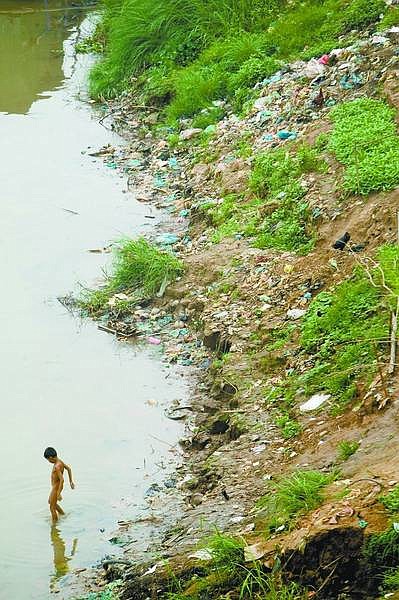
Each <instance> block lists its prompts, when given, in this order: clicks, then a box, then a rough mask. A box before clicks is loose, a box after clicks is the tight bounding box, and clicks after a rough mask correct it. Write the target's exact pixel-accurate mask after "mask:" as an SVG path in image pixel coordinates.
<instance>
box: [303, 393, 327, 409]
mask: <svg viewBox="0 0 399 600" xmlns="http://www.w3.org/2000/svg"><path fill="white" fill-rule="evenodd" d="M329 398H331V394H314V395H313V396H312V397H311V398H309V400H308V401H307V402H304V403H303V404H301V406H300V407H299V410H300V411H301V412H308V411H310V410H315V409H316V408H319V407H320V406H321V405H322V404H324V402H327V400H328V399H329Z"/></svg>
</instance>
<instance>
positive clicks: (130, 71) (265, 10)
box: [91, 0, 285, 95]
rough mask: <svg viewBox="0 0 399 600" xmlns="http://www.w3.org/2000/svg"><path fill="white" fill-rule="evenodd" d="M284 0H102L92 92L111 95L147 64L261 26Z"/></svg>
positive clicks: (191, 55) (185, 58)
mask: <svg viewBox="0 0 399 600" xmlns="http://www.w3.org/2000/svg"><path fill="white" fill-rule="evenodd" d="M283 3H285V0H162V1H161V0H104V2H103V4H104V20H105V22H106V23H107V31H108V47H107V55H106V57H105V59H104V61H102V62H100V63H99V64H98V65H97V66H96V67H95V68H94V70H93V72H92V74H91V91H92V93H93V95H100V94H102V95H113V94H114V93H115V92H117V91H118V89H120V87H121V86H123V84H124V82H125V81H126V79H128V78H129V77H131V76H133V75H136V74H137V73H138V72H139V71H140V70H142V69H143V68H146V67H148V66H151V65H156V64H159V63H160V62H165V63H166V64H173V65H181V64H186V63H187V62H192V60H194V59H195V58H196V57H197V56H198V55H199V53H200V52H201V51H202V50H203V49H204V48H206V47H207V46H208V45H209V44H210V43H211V42H212V41H213V40H215V39H217V38H221V37H222V38H223V37H227V36H228V35H231V34H232V33H233V32H235V31H261V30H263V29H264V28H265V27H266V26H267V25H268V24H269V22H270V18H271V15H272V14H273V12H274V11H275V10H276V9H277V8H278V7H279V6H280V5H281V4H283Z"/></svg>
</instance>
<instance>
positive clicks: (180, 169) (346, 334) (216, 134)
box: [101, 30, 399, 599]
mask: <svg viewBox="0 0 399 600" xmlns="http://www.w3.org/2000/svg"><path fill="white" fill-rule="evenodd" d="M397 36H398V33H397V31H396V30H393V31H391V32H383V33H381V34H378V35H377V34H375V33H371V34H370V33H366V34H364V35H363V36H359V40H358V41H357V42H356V44H354V45H353V46H351V47H348V48H343V49H339V50H337V51H334V52H331V53H329V54H328V55H326V57H325V58H324V61H322V62H320V61H316V60H311V61H309V62H306V63H302V62H300V63H298V62H297V63H294V64H291V65H289V66H288V67H287V68H285V69H284V70H283V71H281V72H279V73H278V74H277V75H274V76H272V77H270V78H269V79H268V80H267V81H265V82H264V83H263V84H262V85H263V87H259V86H258V88H257V96H258V97H257V98H256V99H255V100H254V102H253V105H252V108H251V109H249V111H248V114H247V115H246V116H245V117H241V118H238V117H237V116H236V115H235V113H234V111H233V110H232V107H231V106H230V105H229V104H228V103H227V102H220V101H218V103H217V107H218V108H222V109H223V111H224V112H225V115H226V116H225V117H224V118H223V119H221V120H220V121H219V122H217V123H215V124H211V125H206V127H203V128H200V127H193V126H192V125H193V123H192V122H191V121H190V120H181V121H180V126H181V130H180V132H179V134H178V135H176V134H173V135H168V134H167V130H166V129H164V128H163V129H162V128H158V127H157V123H158V122H159V121H160V120H161V119H160V114H159V111H157V110H155V109H153V108H147V109H139V110H137V109H136V108H135V98H134V97H130V96H129V94H128V93H126V94H125V95H124V96H122V98H121V100H120V101H117V102H111V103H109V105H108V106H107V108H106V112H105V114H104V120H103V123H104V124H105V125H106V124H107V123H108V124H109V126H110V127H111V126H115V127H116V128H117V129H121V130H123V132H124V135H125V137H126V139H127V141H128V145H127V147H126V149H124V150H116V149H113V148H107V149H104V150H103V153H104V161H105V164H106V165H107V167H108V168H112V169H113V168H120V169H122V170H123V171H124V172H125V173H127V175H128V178H129V187H130V189H131V190H134V195H135V197H136V198H137V199H138V200H140V201H141V202H145V203H148V204H149V205H151V203H155V205H157V206H159V207H161V208H163V209H164V210H166V211H167V212H168V213H169V214H170V220H169V221H167V222H166V223H164V224H163V225H162V231H160V232H159V233H158V234H156V235H154V236H153V241H155V242H157V243H158V244H160V245H161V246H164V247H171V248H173V252H174V253H175V254H176V256H178V257H179V258H180V259H181V260H183V262H184V265H185V273H184V274H183V275H182V276H181V277H180V278H179V280H178V281H176V282H175V283H173V284H171V285H169V286H168V287H167V288H166V290H165V291H164V295H163V297H161V298H158V299H155V300H154V301H153V302H152V303H151V304H150V305H149V306H140V307H137V306H135V307H134V308H133V309H132V310H130V311H128V314H124V315H123V316H122V318H121V319H120V321H121V322H123V323H126V322H129V323H132V320H133V322H134V324H135V327H136V328H137V332H138V337H139V338H142V339H143V341H146V342H147V343H149V344H151V345H156V346H159V347H161V348H162V349H163V356H164V360H165V361H167V362H168V361H169V362H178V363H180V364H182V365H186V366H195V367H197V369H198V371H197V372H198V387H197V390H196V393H195V395H194V398H193V399H192V402H191V403H190V405H189V406H187V405H185V406H184V407H180V408H179V410H177V411H176V412H177V413H178V416H179V417H180V416H181V417H185V418H186V419H187V431H188V433H187V436H186V438H185V439H184V440H182V442H181V446H182V448H183V451H184V456H183V458H184V466H183V467H182V468H181V470H180V472H181V474H180V476H179V477H178V479H177V481H176V488H179V489H180V490H181V493H182V495H181V498H182V499H183V500H182V502H184V505H182V506H184V509H183V511H182V516H181V517H179V518H178V519H177V522H176V523H174V524H173V526H172V527H171V528H170V529H169V531H168V532H166V533H163V538H162V539H161V538H159V539H158V540H157V541H156V542H155V545H154V554H153V558H152V559H151V561H147V560H146V561H144V563H141V562H140V560H137V556H136V554H135V552H134V546H133V547H132V548H131V549H130V550H128V551H127V552H126V553H125V558H126V560H127V561H128V562H132V563H135V564H136V566H135V567H134V568H129V567H128V568H125V567H126V565H125V566H124V567H118V568H112V569H109V570H108V576H109V577H110V578H114V577H117V578H122V580H123V584H122V587H121V589H120V590H119V592H118V594H119V596H120V597H121V598H131V597H133V598H143V599H144V598H146V597H149V596H151V595H154V594H155V596H154V597H170V598H172V597H173V598H178V597H179V598H182V597H184V598H202V597H204V598H205V597H206V598H219V597H222V596H221V595H222V594H227V596H228V597H238V596H239V595H240V586H242V585H243V579H245V578H244V577H243V572H245V574H246V575H247V574H248V573H252V575H251V576H252V577H253V583H252V586H253V591H252V592H251V594H253V595H250V594H249V592H248V591H246V592H244V595H242V596H241V597H248V598H249V597H257V596H256V594H257V593H258V592H259V593H260V591H262V585H263V584H261V583H260V580H259V577H258V578H256V577H255V574H256V573H258V574H259V569H260V570H261V572H262V573H263V577H264V580H265V581H266V579H267V577H268V576H269V574H270V573H273V572H276V570H277V567H278V565H281V572H282V576H283V578H286V580H287V581H288V582H289V581H294V582H296V583H298V584H300V585H301V586H303V587H304V588H306V589H307V591H306V592H304V591H303V592H302V591H300V590H297V591H295V590H294V591H292V594H291V596H288V592H286V591H285V592H284V593H286V594H287V595H286V597H287V598H288V597H289V598H296V597H298V598H299V597H303V594H305V595H306V597H316V596H317V597H322V598H334V599H336V598H338V597H339V598H377V597H379V596H381V594H384V593H385V592H383V591H380V590H379V589H378V587H379V585H381V580H382V574H383V573H384V572H385V571H386V570H387V568H388V566H389V568H392V569H393V568H394V567H396V566H397V561H396V558H395V556H396V553H397V542H396V540H395V535H396V534H395V533H394V534H392V535H393V536H394V539H393V540H392V539H390V541H389V543H390V544H391V545H392V548H390V547H389V548H388V546H389V543H388V541H387V540H385V542H384V540H382V541H381V540H380V538H378V537H374V538H373V537H372V536H373V534H377V533H378V534H380V533H381V532H385V534H386V532H388V533H389V534H390V532H392V531H393V532H395V531H396V530H395V529H392V526H391V520H392V518H394V517H392V514H393V512H392V503H391V505H390V504H389V502H388V504H387V503H386V502H385V503H384V502H381V496H383V495H387V494H393V495H395V493H396V492H395V489H396V485H397V482H398V480H399V471H398V467H397V465H396V455H397V451H398V447H397V442H396V437H397V436H396V429H397V416H398V410H399V406H398V404H397V394H398V387H397V381H396V379H395V376H394V374H392V373H390V372H389V371H390V364H389V363H390V356H389V353H390V312H391V311H392V309H391V308H390V307H391V306H392V303H391V300H392V298H391V296H392V297H393V298H395V297H396V295H397V292H396V291H395V290H397V267H396V264H397V263H396V262H395V261H396V258H394V259H393V262H392V254H391V255H389V256H388V254H389V252H391V250H389V251H384V250H381V248H383V247H384V246H386V245H387V244H388V245H390V246H389V247H390V248H393V250H392V252H394V253H396V250H397V211H398V209H399V197H398V193H397V189H396V185H397V181H396V180H395V179H394V180H390V179H389V178H390V177H391V175H392V173H391V174H389V173H386V172H385V171H384V168H383V166H382V165H383V164H387V163H389V161H391V164H392V167H393V169H392V170H393V171H394V173H393V177H395V172H396V171H395V169H396V164H397V163H396V155H393V154H391V158H387V157H384V155H383V149H381V156H382V161H383V162H381V163H378V160H377V163H376V165H371V167H370V165H365V164H363V163H362V161H363V160H364V156H362V155H357V159H356V164H355V167H354V168H352V171H350V168H351V165H350V160H349V159H350V156H351V155H355V156H356V145H357V144H358V143H361V144H367V143H369V144H370V143H371V144H372V145H373V146H376V145H377V144H378V143H379V141H380V140H381V136H384V135H385V136H386V137H387V138H389V140H390V144H389V147H390V150H394V148H395V144H396V141H395V136H396V132H395V133H394V135H393V136H392V137H391V138H390V137H389V136H390V135H391V134H390V133H389V131H388V130H389V127H388V130H386V131H385V133H384V130H383V129H380V130H378V131H377V132H374V133H373V132H372V137H371V138H370V139H369V140H367V136H366V134H365V131H366V133H367V127H368V126H369V125H370V123H371V121H372V120H373V119H375V121H376V122H378V123H383V122H385V121H384V119H388V121H389V119H390V118H393V117H390V116H389V115H391V113H385V112H384V111H385V107H386V106H387V105H385V104H382V103H379V102H380V100H381V99H384V100H386V101H387V102H389V103H390V104H391V106H393V107H394V109H395V110H396V108H397V102H398V96H397V73H398V72H397V65H398V57H397V53H396V51H397V42H398V39H397ZM364 97H368V98H370V101H371V103H369V104H367V103H366V104H364V103H363V104H362V103H361V101H360V102H359V100H360V99H362V98H364ZM347 103H349V104H347ZM342 105H345V106H349V105H350V107H351V110H352V111H355V110H356V111H359V112H358V113H356V115H355V116H356V119H354V120H353V121H352V122H350V123H349V124H346V122H345V119H346V118H347V115H346V114H342V113H341V114H340V113H339V112H338V111H337V110H335V107H337V106H338V107H339V106H342ZM380 110H381V111H383V112H384V114H383V115H382V114H381V113H380V112H379V111H380ZM367 111H376V112H375V117H374V116H372V113H371V112H369V113H367ZM349 112H350V111H349ZM362 112H365V113H367V116H368V118H367V119H366V122H362ZM392 115H393V113H392ZM349 116H350V114H349ZM388 121H387V123H388ZM359 122H360V126H358V123H359ZM337 123H338V125H337ZM388 125H389V123H388ZM357 126H358V128H357V129H356V127H357ZM384 126H385V125H384ZM342 132H343V134H345V138H344V140H343V141H342V140H340V139H339V136H338V134H342ZM352 134H353V137H351V135H352ZM373 136H374V138H373ZM351 144H352V146H351ZM342 147H343V148H344V150H345V151H344V150H343V149H342ZM265 152H266V153H269V154H267V155H266V158H265V155H264V154H263V158H260V156H259V155H260V154H261V153H265ZM270 153H271V154H270ZM270 156H272V159H271V163H270V161H269V162H267V161H268V160H269V157H270ZM372 169H374V171H373V170H372ZM381 173H382V174H383V176H385V177H386V180H385V181H384V180H382V181H381V177H380V178H379V176H380V174H381ZM378 178H379V179H378ZM287 181H288V182H289V184H290V186H291V187H287V185H286V184H287ZM295 185H296V186H297V187H296V188H295V194H296V195H295V196H294V204H292V203H291V204H290V203H289V202H288V203H287V204H286V205H285V206H284V201H285V199H286V198H287V199H288V200H290V194H291V192H292V189H293V187H294V186H295ZM351 186H352V187H351ZM298 189H300V192H298ZM259 199H261V200H262V201H261V202H259ZM301 201H302V204H304V203H306V206H303V208H301V212H299V213H298V212H297V211H296V207H297V206H298V205H301ZM282 224H283V225H282ZM284 224H288V225H289V227H288V228H286V229H285V228H284ZM346 233H349V235H350V238H347V236H345V237H343V236H344V234H346ZM260 234H262V236H263V237H262V239H261V240H259V236H260ZM254 240H255V243H254ZM334 245H335V246H336V247H335V248H334V247H333V246H334ZM295 251H296V252H295ZM384 252H386V254H384ZM387 253H388V254H387ZM390 256H391V258H390ZM394 256H396V254H394ZM378 273H380V275H381V273H383V275H384V277H383V279H382V280H381V277H380V276H379V275H378ZM384 285H386V287H387V288H388V290H389V292H388V297H387V296H386V295H385V292H384V291H383V289H382V288H384ZM375 290H377V291H376V292H375ZM124 293H126V295H127V296H128V297H129V290H126V291H125V292H124ZM118 300H122V301H126V298H114V299H113V300H112V301H113V303H114V304H115V302H116V303H117V302H118ZM110 306H111V307H112V304H111V305H110ZM108 313H109V308H107V310H105V311H102V312H101V317H102V319H103V321H104V319H105V324H106V321H107V319H108V317H109V314H108ZM379 317H381V320H380V318H379ZM112 318H113V323H114V322H115V314H114V313H113V314H112ZM120 331H123V326H122V327H121V329H120ZM370 332H371V335H370ZM342 348H343V349H344V350H343V351H341V349H342ZM394 362H395V361H394ZM176 408H178V407H176ZM172 416H173V415H172ZM386 440H389V446H388V447H387V445H386V443H385V442H386ZM309 472H310V473H317V474H318V475H317V477H318V479H317V482H316V483H317V485H315V484H314V481H313V482H310V481H309V480H308V479H307V477H308V476H307V475H304V476H303V479H302V480H301V481H295V486H294V485H291V487H290V486H289V488H288V489H289V492H287V493H286V495H285V501H286V500H287V496H289V499H290V500H291V501H292V500H293V498H294V499H295V500H296V501H297V503H296V505H295V507H294V508H293V507H292V506H291V505H290V507H288V508H287V506H286V504H284V503H283V502H282V500H281V494H280V492H281V491H282V490H283V491H284V490H286V489H287V488H285V487H284V485H285V484H287V482H288V483H291V484H292V483H293V482H292V481H291V480H290V477H291V473H295V474H296V475H298V474H300V475H302V474H303V473H309ZM164 491H165V490H163V492H164ZM179 494H180V492H179ZM279 494H280V495H279ZM175 495H176V491H175V490H173V491H171V492H170V497H179V495H177V496H175ZM155 496H156V495H155ZM162 497H164V496H162ZM390 497H392V496H390ZM279 502H280V504H279ZM389 506H391V508H389ZM165 512H167V511H163V510H162V509H161V511H160V513H159V516H158V515H157V516H158V518H160V519H161V520H162V519H164V518H165ZM160 522H161V521H160ZM215 527H216V528H217V529H218V530H220V531H224V532H226V531H227V532H229V533H230V534H232V535H233V536H235V539H236V540H240V543H238V548H237V547H236V548H235V549H236V550H237V557H238V558H237V557H236V559H235V561H236V563H238V564H239V565H241V567H242V572H240V573H237V572H236V571H235V572H233V571H231V570H230V571H223V569H221V568H220V564H219V566H217V565H216V566H215V565H214V564H213V563H214V562H215V556H216V555H217V553H216V550H215V545H214V540H213V541H212V540H211V541H209V537H210V536H211V535H212V532H213V531H214V528H215ZM125 534H126V536H127V539H130V537H134V536H135V535H137V534H136V533H135V525H134V524H132V526H131V527H127V528H126V530H125ZM221 537H223V536H221ZM391 537H392V536H391ZM370 539H371V540H373V543H375V546H378V543H380V542H381V547H383V548H384V549H385V550H386V551H387V552H388V554H387V555H386V562H387V563H389V564H388V565H385V567H386V568H383V567H384V565H380V564H379V563H378V561H377V560H376V556H375V555H372V554H371V550H370V544H369V541H370ZM242 540H245V542H243V541H242ZM377 542H378V543H377ZM240 544H241V545H240ZM242 546H244V547H242ZM198 547H202V549H203V548H205V549H206V548H208V550H207V551H205V553H204V550H203V552H202V554H201V553H200V554H198ZM365 549H366V550H367V549H368V552H369V554H367V551H366V550H365ZM241 552H242V554H241ZM389 553H390V554H389ZM155 554H156V555H157V558H155ZM225 554H227V553H225ZM371 557H373V560H374V562H375V563H376V564H374V565H373V567H371V566H370V565H371V563H372V560H371ZM165 560H167V561H169V562H168V565H169V566H168V567H167V568H166V567H165V563H164V561H165ZM225 567H226V565H225ZM221 570H222V571H223V573H224V575H222V576H221V575H220V572H221ZM238 570H239V569H238ZM143 573H145V575H144V576H143V577H142V574H143ZM172 573H173V575H172ZM215 573H216V574H217V576H216V577H215ZM226 573H227V575H226ZM365 578H367V581H368V583H367V585H366V584H365V583H364V581H365ZM262 581H263V580H262ZM264 585H265V586H266V583H264ZM269 587H270V586H269ZM155 590H156V591H155ZM241 592H242V587H241ZM269 592H270V590H269ZM270 593H271V592H270ZM276 593H277V594H278V593H280V596H281V594H282V593H283V591H281V590H280V592H278V591H277V592H276ZM290 593H291V592H290ZM393 593H394V592H393ZM167 594H169V596H168V595H167ZM173 594H174V595H173ZM301 594H302V596H301ZM280 596H278V595H277V596H276V597H280ZM270 597H272V596H270ZM281 597H282V596H281ZM392 597H394V596H392Z"/></svg>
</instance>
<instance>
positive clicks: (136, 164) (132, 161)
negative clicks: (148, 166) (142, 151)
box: [127, 158, 143, 169]
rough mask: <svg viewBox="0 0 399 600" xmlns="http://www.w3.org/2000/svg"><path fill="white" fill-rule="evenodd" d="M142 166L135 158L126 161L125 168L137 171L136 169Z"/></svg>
mask: <svg viewBox="0 0 399 600" xmlns="http://www.w3.org/2000/svg"><path fill="white" fill-rule="evenodd" d="M142 164H143V163H142V162H141V160H138V159H137V158H132V159H130V160H128V161H127V166H128V167H130V168H131V169H137V168H138V167H141V166H142Z"/></svg>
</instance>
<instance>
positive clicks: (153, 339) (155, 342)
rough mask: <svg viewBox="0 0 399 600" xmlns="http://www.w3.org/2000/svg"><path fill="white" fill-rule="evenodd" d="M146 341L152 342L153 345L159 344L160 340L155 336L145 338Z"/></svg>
mask: <svg viewBox="0 0 399 600" xmlns="http://www.w3.org/2000/svg"><path fill="white" fill-rule="evenodd" d="M147 341H148V343H149V344H152V345H153V346H159V344H160V343H161V340H160V339H159V338H156V337H149V338H147Z"/></svg>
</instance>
